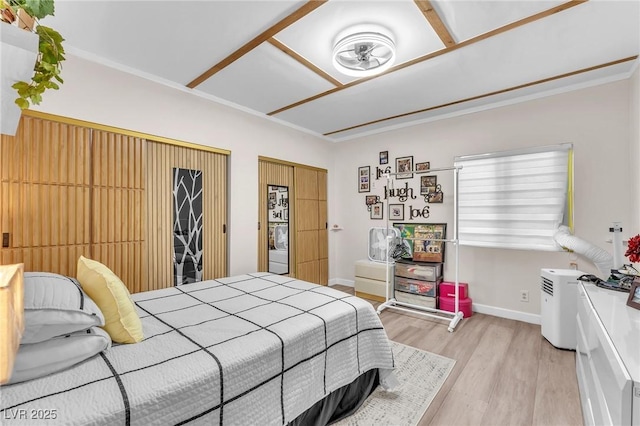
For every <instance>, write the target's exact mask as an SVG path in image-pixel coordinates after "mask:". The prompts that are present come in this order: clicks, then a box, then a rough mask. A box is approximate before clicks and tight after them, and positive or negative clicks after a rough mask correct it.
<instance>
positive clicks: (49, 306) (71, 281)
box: [21, 272, 104, 344]
mask: <svg viewBox="0 0 640 426" xmlns="http://www.w3.org/2000/svg"><path fill="white" fill-rule="evenodd" d="M102 325H104V316H103V315H102V312H101V311H100V308H98V306H97V305H96V304H95V303H94V301H93V300H91V299H90V298H89V296H87V295H86V294H85V292H84V291H82V287H80V284H79V283H78V281H76V279H75V278H70V277H65V276H64V275H59V274H52V273H49V272H25V273H24V333H23V335H22V340H21V343H24V344H31V343H38V342H43V341H45V340H48V339H50V338H52V337H56V336H62V335H66V334H69V333H73V332H75V331H81V330H86V329H88V328H90V327H94V326H102Z"/></svg>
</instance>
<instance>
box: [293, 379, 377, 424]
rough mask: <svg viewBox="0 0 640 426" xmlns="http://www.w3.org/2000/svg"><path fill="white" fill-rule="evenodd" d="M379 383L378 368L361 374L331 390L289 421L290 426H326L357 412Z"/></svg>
mask: <svg viewBox="0 0 640 426" xmlns="http://www.w3.org/2000/svg"><path fill="white" fill-rule="evenodd" d="M378 384H379V374H378V369H377V368H374V369H373V370H369V371H367V372H366V373H364V374H362V375H360V376H359V377H358V378H357V379H355V380H354V381H353V382H351V383H349V384H348V385H345V386H343V387H341V388H339V389H336V390H335V391H333V392H331V393H330V394H329V395H327V396H326V397H325V398H324V399H322V400H320V401H318V402H316V403H315V404H314V405H313V406H311V408H309V409H308V410H307V411H305V412H304V413H302V414H301V415H299V416H298V417H297V418H296V419H295V420H293V421H292V422H291V423H289V426H302V425H305V426H306V425H313V426H324V425H328V424H330V423H334V422H337V421H339V420H341V419H344V418H345V417H348V416H350V415H352V414H353V413H355V412H356V411H357V410H358V408H360V406H361V405H362V403H364V401H365V400H366V399H367V398H368V397H369V395H371V393H372V392H373V391H374V390H375V388H376V387H377V386H378Z"/></svg>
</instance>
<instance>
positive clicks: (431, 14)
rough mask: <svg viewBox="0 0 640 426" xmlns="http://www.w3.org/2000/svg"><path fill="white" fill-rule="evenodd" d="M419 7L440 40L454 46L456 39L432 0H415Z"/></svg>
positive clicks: (446, 44)
mask: <svg viewBox="0 0 640 426" xmlns="http://www.w3.org/2000/svg"><path fill="white" fill-rule="evenodd" d="M414 2H415V4H416V6H418V9H420V11H421V12H422V14H423V15H424V17H425V18H427V21H429V25H431V27H432V28H433V30H434V31H435V32H436V34H438V37H440V40H442V43H443V44H444V45H445V46H447V47H448V46H453V45H454V44H456V41H455V40H454V39H453V36H452V35H451V33H449V30H448V29H447V27H446V26H445V25H444V22H442V19H440V16H439V15H438V12H436V11H435V9H434V8H433V6H432V5H431V2H430V1H429V0H414Z"/></svg>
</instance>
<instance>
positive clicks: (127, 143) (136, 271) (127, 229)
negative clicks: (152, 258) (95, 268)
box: [90, 130, 147, 293]
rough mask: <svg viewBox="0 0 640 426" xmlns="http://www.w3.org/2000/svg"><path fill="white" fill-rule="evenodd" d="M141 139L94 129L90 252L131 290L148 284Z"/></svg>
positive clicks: (141, 289) (143, 288) (142, 143)
mask: <svg viewBox="0 0 640 426" xmlns="http://www.w3.org/2000/svg"><path fill="white" fill-rule="evenodd" d="M145 144H146V142H145V141H144V140H143V139H140V138H136V137H133V136H125V135H121V134H116V133H111V132H105V131H100V130H93V135H92V150H91V151H92V162H91V164H92V172H91V176H92V200H91V201H92V202H91V216H90V221H91V223H92V227H91V229H92V245H91V257H92V258H93V259H95V260H97V261H99V262H102V263H104V264H105V265H107V266H108V267H109V268H110V269H111V270H112V271H113V272H114V273H115V274H116V275H117V276H118V277H120V279H121V280H122V282H124V283H125V285H126V286H127V287H128V288H129V291H131V292H132V293H137V292H140V291H145V290H146V289H147V255H146V245H145V235H146V224H145V218H146V200H145Z"/></svg>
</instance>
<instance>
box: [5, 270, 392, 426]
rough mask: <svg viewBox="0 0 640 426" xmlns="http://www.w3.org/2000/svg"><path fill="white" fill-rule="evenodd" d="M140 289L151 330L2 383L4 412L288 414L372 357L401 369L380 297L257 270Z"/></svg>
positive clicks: (138, 419)
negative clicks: (73, 362)
mask: <svg viewBox="0 0 640 426" xmlns="http://www.w3.org/2000/svg"><path fill="white" fill-rule="evenodd" d="M133 299H134V301H135V302H136V305H137V307H138V312H139V314H140V317H141V318H142V323H143V327H144V335H145V339H144V341H142V342H141V343H138V344H134V345H114V346H113V347H112V348H111V349H109V350H108V351H106V352H104V353H102V354H100V355H99V356H96V357H94V358H92V359H90V360H88V361H86V362H84V363H81V364H79V365H77V366H75V367H73V368H71V369H69V370H66V371H63V372H60V373H56V374H53V375H50V376H47V377H44V378H41V379H36V380H32V381H29V382H25V383H19V384H16V385H10V386H4V387H2V388H0V394H1V395H0V397H1V400H0V418H2V419H3V422H2V423H3V424H4V422H6V424H7V425H14V424H21V423H22V424H33V423H34V415H36V416H37V415H45V414H46V411H47V410H49V417H48V418H49V420H48V421H46V422H43V423H46V424H57V423H60V424H104V425H129V424H134V425H149V424H162V425H165V424H207V425H211V424H225V425H236V424H237V425H248V424H259V425H267V424H273V425H276V424H286V423H288V422H290V421H291V420H293V419H295V418H296V417H297V416H298V415H299V414H301V413H302V412H304V411H305V410H306V409H307V408H309V407H310V406H311V405H313V404H314V403H315V402H317V401H319V400H321V399H322V398H323V397H325V396H326V395H328V394H329V393H330V392H331V391H333V390H335V389H337V388H339V387H341V386H344V385H346V384H348V383H350V382H352V381H353V380H354V379H355V378H356V377H358V376H359V375H360V374H362V373H364V372H366V371H368V370H370V369H374V368H378V369H380V372H381V383H382V385H383V386H384V385H385V383H386V381H387V380H393V378H392V376H390V374H391V370H392V369H393V355H392V352H391V346H390V344H389V341H388V340H387V336H386V333H385V331H384V329H383V328H382V324H381V323H380V320H379V318H378V316H377V315H376V313H375V311H374V309H373V308H372V306H371V305H370V304H369V303H368V302H366V301H363V300H361V299H358V298H356V297H353V296H350V295H348V294H345V293H342V292H339V291H337V290H333V289H331V288H328V287H322V286H317V285H314V284H310V283H307V282H304V281H300V280H296V279H292V278H289V277H283V276H279V275H271V274H266V273H255V274H251V275H242V276H236V277H229V278H222V279H218V280H212V281H204V282H200V283H195V284H188V285H182V286H179V287H173V288H168V289H163V290H157V291H151V292H145V293H138V294H135V295H133ZM38 410H40V411H38ZM51 413H53V414H54V416H52V415H51ZM53 417H55V418H53ZM21 418H22V420H20V419H21ZM40 422H42V421H40Z"/></svg>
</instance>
